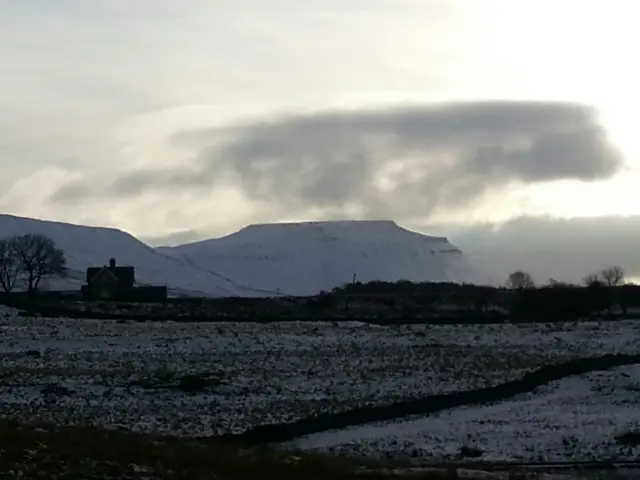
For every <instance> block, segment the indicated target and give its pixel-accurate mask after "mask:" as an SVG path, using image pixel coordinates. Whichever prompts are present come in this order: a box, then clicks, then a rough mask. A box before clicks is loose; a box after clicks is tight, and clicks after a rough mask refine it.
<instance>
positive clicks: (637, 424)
mask: <svg viewBox="0 0 640 480" xmlns="http://www.w3.org/2000/svg"><path fill="white" fill-rule="evenodd" d="M629 432H640V366H637V365H636V366H631V367H620V368H617V369H614V370H611V371H601V372H593V373H589V374H585V375H581V376H577V377H571V378H567V379H564V380H560V381H557V382H553V383H551V384H549V385H547V386H544V387H541V388H539V389H538V390H537V391H536V392H534V393H531V394H526V395H520V396H518V397H515V398H513V399H512V400H509V401H505V402H501V403H498V404H495V405H488V406H482V407H466V408H459V409H453V410H448V411H443V412H440V413H437V414H434V415H430V416H427V417H414V418H407V419H404V420H402V421H395V422H386V423H379V424H370V425H363V426H358V427H352V428H347V429H343V430H339V431H330V432H323V433H318V434H314V435H310V436H308V437H305V438H301V439H299V440H296V441H294V442H291V443H289V444H288V445H287V446H288V447H292V448H294V449H303V450H307V451H314V452H323V453H334V454H335V453H340V454H348V455H353V456H365V457H368V458H376V457H377V458H386V459H388V458H394V459H407V460H410V459H420V462H424V461H428V460H429V459H436V460H445V459H448V460H454V461H455V460H459V458H460V457H459V453H460V449H461V447H463V446H464V447H467V448H470V449H474V450H478V451H479V452H482V460H483V461H513V460H521V461H526V462H536V461H542V462H548V461H552V462H553V461H556V462H557V461H559V462H563V461H571V460H578V461H581V460H586V459H588V460H590V461H609V460H613V459H616V460H623V459H626V460H640V441H639V440H640V439H638V438H636V439H635V441H624V440H623V438H624V437H622V436H624V434H628V433H629ZM636 436H637V437H640V435H636ZM619 437H622V438H619Z"/></svg>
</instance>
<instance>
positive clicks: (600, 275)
mask: <svg viewBox="0 0 640 480" xmlns="http://www.w3.org/2000/svg"><path fill="white" fill-rule="evenodd" d="M624 283H625V281H624V270H623V269H622V267H620V266H618V265H614V266H611V267H607V268H604V269H602V270H600V271H599V272H593V273H589V274H587V275H586V276H585V277H584V278H583V279H582V286H584V287H591V288H594V287H618V286H621V285H624ZM547 285H548V286H552V287H563V286H564V287H569V286H574V285H572V284H569V283H565V282H559V281H557V280H555V279H553V278H550V279H549V282H548V284H547ZM505 286H506V287H507V288H508V289H510V290H523V289H531V288H536V287H537V285H536V282H535V281H534V280H533V276H532V275H531V274H530V273H528V272H525V271H523V270H516V271H515V272H512V273H511V274H510V275H509V277H508V278H507V281H506V284H505Z"/></svg>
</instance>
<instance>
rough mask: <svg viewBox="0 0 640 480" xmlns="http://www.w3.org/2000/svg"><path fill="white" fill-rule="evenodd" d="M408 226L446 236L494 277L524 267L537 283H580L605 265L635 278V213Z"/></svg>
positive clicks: (639, 267)
mask: <svg viewBox="0 0 640 480" xmlns="http://www.w3.org/2000/svg"><path fill="white" fill-rule="evenodd" d="M413 227H414V228H416V229H417V230H420V231H424V232H434V233H437V234H444V235H446V236H448V237H449V239H450V240H451V241H452V242H453V243H455V244H456V245H457V246H459V247H460V248H461V249H462V250H463V251H464V252H465V253H466V254H468V255H470V256H471V257H472V258H473V259H474V261H476V263H478V265H480V266H482V267H483V268H485V269H486V270H488V271H491V272H493V273H494V275H496V276H497V277H498V278H506V276H507V275H508V273H509V272H511V271H513V270H515V269H524V270H527V271H529V272H531V273H532V274H533V276H534V277H535V278H536V280H537V281H539V282H541V283H543V282H546V281H547V280H548V279H549V278H555V279H557V280H562V281H569V282H580V280H581V279H582V278H583V277H584V276H585V275H586V274H587V273H590V272H593V271H597V270H599V269H601V268H604V267H607V266H610V265H621V266H622V267H623V268H624V269H625V271H626V273H627V275H628V276H635V277H639V278H640V256H638V239H639V238H640V216H630V217H623V216H605V217H593V218H572V219H558V218H550V217H521V218H517V219H514V220H511V221H509V222H507V223H505V224H503V225H501V226H495V225H473V226H467V227H454V226H451V225H440V226H438V227H434V226H423V227H420V226H415V225H414V226H413Z"/></svg>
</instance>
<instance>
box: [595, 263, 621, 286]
mask: <svg viewBox="0 0 640 480" xmlns="http://www.w3.org/2000/svg"><path fill="white" fill-rule="evenodd" d="M600 277H601V278H602V281H603V282H604V284H605V285H606V286H608V287H617V286H618V285H622V284H623V283H624V270H622V267H619V266H617V265H614V266H613V267H609V268H605V269H604V270H602V272H600Z"/></svg>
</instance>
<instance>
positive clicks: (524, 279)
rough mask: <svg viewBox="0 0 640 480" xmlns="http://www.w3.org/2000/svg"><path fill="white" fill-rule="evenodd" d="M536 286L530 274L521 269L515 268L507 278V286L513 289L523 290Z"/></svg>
mask: <svg viewBox="0 0 640 480" xmlns="http://www.w3.org/2000/svg"><path fill="white" fill-rule="evenodd" d="M535 286H536V284H535V282H534V281H533V277H532V276H531V274H529V273H527V272H523V271H522V270H516V271H515V272H513V273H512V274H511V275H509V278H508V279H507V288H510V289H513V290H523V289H528V288H534V287H535Z"/></svg>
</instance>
